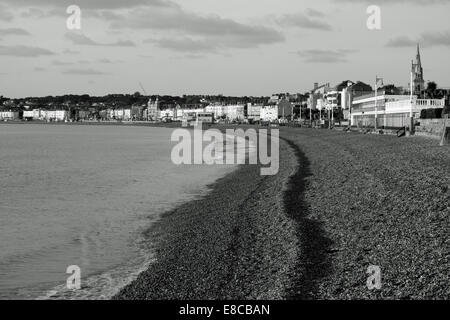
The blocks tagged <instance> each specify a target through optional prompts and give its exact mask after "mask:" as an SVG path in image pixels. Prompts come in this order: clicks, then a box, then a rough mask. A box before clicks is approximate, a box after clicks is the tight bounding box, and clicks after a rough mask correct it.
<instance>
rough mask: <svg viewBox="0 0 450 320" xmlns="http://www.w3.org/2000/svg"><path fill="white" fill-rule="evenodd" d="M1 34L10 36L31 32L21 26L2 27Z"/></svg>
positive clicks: (27, 34) (26, 34) (25, 34)
mask: <svg viewBox="0 0 450 320" xmlns="http://www.w3.org/2000/svg"><path fill="white" fill-rule="evenodd" d="M0 35H2V36H9V35H13V36H29V35H30V33H29V32H28V31H27V30H25V29H21V28H6V29H0Z"/></svg>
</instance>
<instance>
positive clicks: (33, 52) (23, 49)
mask: <svg viewBox="0 0 450 320" xmlns="http://www.w3.org/2000/svg"><path fill="white" fill-rule="evenodd" d="M54 54H55V53H54V52H52V51H50V50H47V49H43V48H39V47H31V46H22V45H18V46H1V45H0V55H1V56H14V57H39V56H49V55H54Z"/></svg>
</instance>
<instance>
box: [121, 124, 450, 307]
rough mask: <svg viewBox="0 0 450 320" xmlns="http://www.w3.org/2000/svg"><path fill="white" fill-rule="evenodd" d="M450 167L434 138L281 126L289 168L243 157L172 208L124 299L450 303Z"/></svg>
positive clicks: (449, 157)
mask: <svg viewBox="0 0 450 320" xmlns="http://www.w3.org/2000/svg"><path fill="white" fill-rule="evenodd" d="M449 163H450V150H449V147H448V146H446V147H439V146H438V143H437V142H436V140H435V139H428V138H423V137H408V138H401V139H399V138H397V137H395V136H388V135H364V134H360V133H345V132H338V131H331V130H314V129H300V128H281V130H280V170H279V173H278V174H277V175H275V176H261V175H260V171H259V167H258V165H242V166H240V168H239V169H237V170H236V171H234V172H232V173H230V174H229V175H227V176H226V177H224V178H221V179H220V180H218V181H216V183H214V184H213V185H211V186H210V192H209V193H208V194H207V195H206V196H204V197H203V198H200V199H196V200H194V201H191V202H188V203H185V204H183V205H181V206H179V207H178V208H176V209H174V210H171V211H169V212H166V213H165V214H164V215H163V216H162V217H161V219H160V220H159V221H158V222H157V223H155V224H154V225H153V226H152V227H151V228H150V229H149V230H147V236H148V237H151V238H152V239H153V240H154V241H153V243H154V247H152V248H149V250H154V251H155V258H156V261H155V263H153V264H152V265H150V266H149V268H148V270H146V271H144V272H143V273H141V274H140V275H139V276H138V278H137V279H136V280H135V281H134V282H132V283H131V284H129V285H128V286H126V287H125V288H123V289H122V290H121V291H120V292H119V293H118V294H117V295H116V296H115V297H114V299H156V300H166V299H169V300H178V299H186V300H196V299H250V300H254V299H268V300H276V299H423V298H427V299H448V298H450V289H449V288H450V286H449V283H450V279H449V273H448V270H449V266H450V261H449V258H450V252H449V248H450V243H449V241H450V240H449V238H448V234H449V231H450V230H449V226H450V224H449V214H450V191H449V189H450V173H449V171H448V164H449ZM370 265H376V266H379V267H380V269H381V274H382V287H381V289H380V290H369V289H368V288H367V285H366V281H367V277H368V274H367V273H366V272H367V268H368V267H369V266H370Z"/></svg>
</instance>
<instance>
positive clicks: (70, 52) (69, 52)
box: [63, 49, 80, 54]
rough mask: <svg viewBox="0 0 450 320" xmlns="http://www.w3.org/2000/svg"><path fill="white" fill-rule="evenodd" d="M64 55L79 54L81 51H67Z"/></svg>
mask: <svg viewBox="0 0 450 320" xmlns="http://www.w3.org/2000/svg"><path fill="white" fill-rule="evenodd" d="M63 53H64V54H79V53H80V51H76V50H72V49H65V50H64V51H63Z"/></svg>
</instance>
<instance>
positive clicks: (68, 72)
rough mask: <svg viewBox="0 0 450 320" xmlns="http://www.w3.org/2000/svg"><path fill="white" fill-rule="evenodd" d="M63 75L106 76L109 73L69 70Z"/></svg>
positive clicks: (90, 70)
mask: <svg viewBox="0 0 450 320" xmlns="http://www.w3.org/2000/svg"><path fill="white" fill-rule="evenodd" d="M62 73H63V74H72V75H106V74H107V73H105V72H102V71H98V70H94V69H69V70H65V71H63V72H62Z"/></svg>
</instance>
